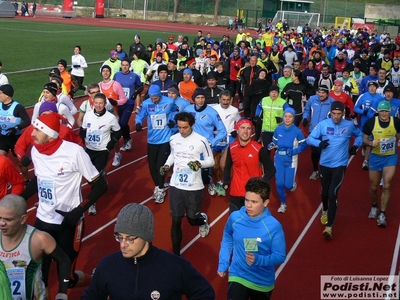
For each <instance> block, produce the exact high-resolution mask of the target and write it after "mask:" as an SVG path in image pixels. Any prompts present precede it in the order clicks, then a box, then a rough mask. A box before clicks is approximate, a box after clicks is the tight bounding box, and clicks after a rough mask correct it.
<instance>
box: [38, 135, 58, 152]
mask: <svg viewBox="0 0 400 300" xmlns="http://www.w3.org/2000/svg"><path fill="white" fill-rule="evenodd" d="M62 141H63V140H62V139H60V138H56V139H55V140H53V141H51V142H48V143H44V144H35V145H34V146H35V147H36V149H37V151H39V153H41V154H45V155H52V154H53V153H54V152H56V151H57V150H58V148H60V146H61V143H62Z"/></svg>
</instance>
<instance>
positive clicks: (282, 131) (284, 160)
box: [268, 108, 307, 213]
mask: <svg viewBox="0 0 400 300" xmlns="http://www.w3.org/2000/svg"><path fill="white" fill-rule="evenodd" d="M295 115H296V112H295V111H294V109H293V108H286V109H285V111H284V115H283V123H282V124H281V125H279V126H278V127H277V128H276V129H275V132H274V136H273V137H272V143H271V144H270V145H269V147H268V148H271V149H272V148H276V151H275V158H274V162H275V168H276V174H275V179H276V189H277V191H278V196H279V200H280V201H281V205H280V207H279V209H278V212H279V213H284V212H286V208H287V205H286V192H285V188H287V189H288V190H290V191H292V192H294V191H295V190H296V188H297V184H296V180H295V177H296V172H297V165H298V154H299V153H301V152H303V151H304V150H305V149H306V148H307V143H306V138H305V137H304V134H303V132H302V131H301V130H300V129H299V128H298V127H297V126H296V125H295V124H294V118H295Z"/></svg>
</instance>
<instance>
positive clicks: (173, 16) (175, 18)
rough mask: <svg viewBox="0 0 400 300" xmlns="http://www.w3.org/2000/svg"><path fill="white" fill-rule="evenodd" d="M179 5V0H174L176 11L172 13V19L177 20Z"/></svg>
mask: <svg viewBox="0 0 400 300" xmlns="http://www.w3.org/2000/svg"><path fill="white" fill-rule="evenodd" d="M178 5H179V0H174V13H173V15H172V20H173V21H176V20H177V16H176V13H177V11H178Z"/></svg>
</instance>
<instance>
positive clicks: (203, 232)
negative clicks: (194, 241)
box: [199, 213, 210, 238]
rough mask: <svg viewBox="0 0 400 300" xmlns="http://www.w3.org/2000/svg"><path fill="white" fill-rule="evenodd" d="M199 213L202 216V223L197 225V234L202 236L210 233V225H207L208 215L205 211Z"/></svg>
mask: <svg viewBox="0 0 400 300" xmlns="http://www.w3.org/2000/svg"><path fill="white" fill-rule="evenodd" d="M201 215H202V216H203V218H204V225H200V226H199V234H200V236H201V237H202V238H204V237H206V236H207V235H208V234H209V233H210V226H209V225H208V216H207V215H206V214H205V213H201Z"/></svg>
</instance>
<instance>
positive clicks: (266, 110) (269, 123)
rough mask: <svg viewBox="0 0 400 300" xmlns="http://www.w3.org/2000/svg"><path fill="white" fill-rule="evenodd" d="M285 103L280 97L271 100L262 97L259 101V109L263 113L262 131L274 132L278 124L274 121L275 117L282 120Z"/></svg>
mask: <svg viewBox="0 0 400 300" xmlns="http://www.w3.org/2000/svg"><path fill="white" fill-rule="evenodd" d="M285 104H286V101H285V100H284V99H282V98H281V97H278V98H277V99H275V100H272V99H271V97H269V96H268V97H264V98H263V99H262V100H261V107H262V113H263V123H262V131H268V132H274V131H275V128H276V127H278V125H279V124H280V123H278V122H277V121H276V118H275V117H279V118H282V119H283V111H284V108H283V107H284V105H285Z"/></svg>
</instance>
